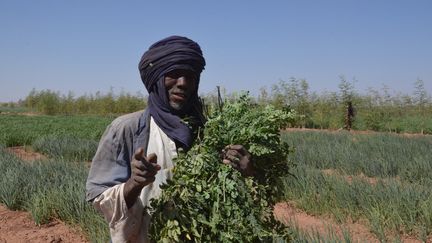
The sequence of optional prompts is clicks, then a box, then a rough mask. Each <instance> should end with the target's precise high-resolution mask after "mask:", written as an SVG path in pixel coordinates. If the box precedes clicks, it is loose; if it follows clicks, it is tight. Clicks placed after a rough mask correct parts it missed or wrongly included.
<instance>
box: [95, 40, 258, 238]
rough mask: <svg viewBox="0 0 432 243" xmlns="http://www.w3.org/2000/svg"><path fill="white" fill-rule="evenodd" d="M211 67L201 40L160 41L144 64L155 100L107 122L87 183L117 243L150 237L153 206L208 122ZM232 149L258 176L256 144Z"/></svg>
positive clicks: (236, 162) (239, 163)
mask: <svg viewBox="0 0 432 243" xmlns="http://www.w3.org/2000/svg"><path fill="white" fill-rule="evenodd" d="M204 66H205V60H204V57H203V55H202V51H201V48H200V46H199V45H198V44H197V43H196V42H194V41H192V40H190V39H188V38H186V37H180V36H171V37H168V38H165V39H163V40H160V41H158V42H156V43H155V44H153V45H152V46H150V48H149V49H148V50H147V51H146V52H145V53H144V55H143V56H142V58H141V61H140V62H139V66H138V67H139V71H140V74H141V79H142V81H143V83H144V86H145V87H146V89H147V91H148V93H149V97H148V107H147V109H146V110H144V111H138V112H135V113H131V114H127V115H124V116H121V117H118V118H117V119H115V120H114V121H113V122H112V123H111V124H110V125H109V126H108V127H107V129H106V131H105V133H104V134H103V135H102V138H101V140H100V142H99V147H98V149H97V152H96V155H95V156H94V158H93V161H92V164H91V168H90V172H89V175H88V178H87V183H86V191H87V192H86V199H87V201H89V202H92V204H93V206H94V207H95V208H96V209H97V210H98V211H100V212H101V213H102V214H103V216H104V217H105V219H106V220H107V222H108V225H109V229H110V234H111V240H112V241H113V242H148V241H149V238H148V229H149V224H150V218H151V217H150V216H149V215H148V213H147V210H146V209H145V207H146V206H149V202H150V199H152V198H155V197H158V196H159V195H160V194H161V189H160V187H159V186H160V185H161V184H162V183H164V182H165V181H166V180H168V179H170V178H171V177H172V168H173V167H174V166H175V164H174V163H173V159H174V158H175V157H176V156H177V151H178V149H179V148H182V149H184V150H186V151H187V150H188V149H190V148H191V146H192V143H193V141H194V139H195V137H196V132H197V129H198V128H199V127H202V126H203V125H204V122H205V119H204V117H203V114H202V106H201V103H200V101H199V98H198V85H199V81H200V74H201V72H202V70H203V69H204ZM184 119H187V124H186V123H185V122H184V121H183V120H184ZM227 148H228V150H227V152H226V159H224V161H223V162H224V163H227V164H231V165H233V166H234V167H235V168H238V169H239V171H240V172H241V173H242V174H243V175H246V176H248V175H252V174H253V166H252V163H251V160H250V154H249V153H248V151H246V150H245V149H244V147H243V146H241V145H228V146H227Z"/></svg>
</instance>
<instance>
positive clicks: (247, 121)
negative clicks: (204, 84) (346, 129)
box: [150, 95, 293, 242]
mask: <svg viewBox="0 0 432 243" xmlns="http://www.w3.org/2000/svg"><path fill="white" fill-rule="evenodd" d="M292 119H293V114H292V113H290V112H288V111H283V110H278V109H275V108H274V107H272V106H266V107H264V108H259V107H257V106H254V105H252V104H251V102H250V99H249V97H248V96H247V95H242V96H241V97H240V98H239V99H238V101H236V102H233V103H227V104H225V106H224V107H223V110H222V111H221V112H218V111H216V112H215V113H214V114H213V115H212V116H211V118H210V119H209V120H208V121H207V123H206V126H205V130H204V138H203V139H198V141H197V142H196V144H195V145H194V146H193V147H192V149H191V150H190V151H188V152H187V153H179V156H178V158H177V159H176V167H175V168H174V169H173V173H174V175H173V178H172V180H169V181H168V182H167V184H165V185H163V186H162V189H163V190H162V195H161V196H160V197H159V198H157V199H153V200H152V202H151V208H152V209H151V212H152V224H151V229H150V237H151V238H152V240H155V241H161V242H173V241H177V242H178V241H192V242H202V241H204V242H208V241H211V242H215V241H216V242H255V241H256V242H258V241H259V242H261V241H274V240H278V239H279V240H283V239H288V238H289V231H288V230H287V228H285V226H283V225H282V224H281V223H280V222H277V221H276V220H275V219H274V218H273V214H272V206H273V205H274V202H275V195H277V192H278V190H279V189H278V184H279V185H280V183H278V179H279V178H280V177H281V176H284V175H287V173H288V169H289V163H288V162H287V154H288V151H289V149H288V145H287V144H285V143H282V142H281V140H280V136H279V130H280V128H282V127H284V126H286V125H287V124H288V122H290V121H292ZM229 144H242V145H244V146H245V147H246V149H247V150H248V151H249V152H250V153H251V154H252V156H253V163H254V166H255V169H256V171H257V174H258V176H257V178H252V177H247V178H245V177H243V176H242V175H241V174H240V173H239V172H238V171H237V170H235V169H233V168H232V167H231V166H227V165H225V164H222V163H221V158H220V154H221V151H222V149H223V148H224V147H225V146H226V145H229Z"/></svg>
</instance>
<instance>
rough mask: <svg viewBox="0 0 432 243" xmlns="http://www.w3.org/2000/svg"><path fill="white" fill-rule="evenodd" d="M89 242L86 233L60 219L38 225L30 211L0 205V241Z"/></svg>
mask: <svg viewBox="0 0 432 243" xmlns="http://www.w3.org/2000/svg"><path fill="white" fill-rule="evenodd" d="M4 242H8V243H9V242H10V243H15V242H17V243H18V242H35V243H39V242H50V243H58V242H71V243H72V242H78V243H80V242H88V241H87V240H86V238H85V237H84V235H83V234H82V233H80V232H78V231H77V230H74V229H72V228H71V227H70V226H67V225H65V224H64V223H62V222H60V221H53V222H51V223H49V224H46V225H42V226H37V225H36V224H35V223H34V221H33V220H32V218H31V215H30V213H28V212H22V211H11V210H9V209H7V208H6V207H5V206H3V205H0V243H4Z"/></svg>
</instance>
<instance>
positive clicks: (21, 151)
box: [6, 146, 46, 162]
mask: <svg viewBox="0 0 432 243" xmlns="http://www.w3.org/2000/svg"><path fill="white" fill-rule="evenodd" d="M6 150H7V151H9V152H10V153H13V154H15V155H16V156H17V157H18V158H20V159H22V160H24V161H29V162H31V161H35V160H41V159H46V156H44V155H43V154H40V153H37V152H33V151H30V150H26V148H25V147H24V146H16V147H8V148H6Z"/></svg>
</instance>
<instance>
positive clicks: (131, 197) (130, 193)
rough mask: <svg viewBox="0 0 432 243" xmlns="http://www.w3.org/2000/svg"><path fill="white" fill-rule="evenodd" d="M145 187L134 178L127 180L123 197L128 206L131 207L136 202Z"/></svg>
mask: <svg viewBox="0 0 432 243" xmlns="http://www.w3.org/2000/svg"><path fill="white" fill-rule="evenodd" d="M143 187H144V186H141V185H138V184H136V183H135V182H134V181H133V179H132V178H130V179H129V180H128V181H126V183H125V185H124V188H123V197H124V199H125V201H126V205H127V207H128V208H131V207H132V206H133V205H134V204H135V202H136V200H137V198H138V196H139V195H140V193H141V190H142V189H143Z"/></svg>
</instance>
